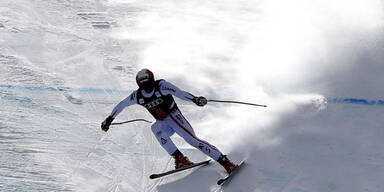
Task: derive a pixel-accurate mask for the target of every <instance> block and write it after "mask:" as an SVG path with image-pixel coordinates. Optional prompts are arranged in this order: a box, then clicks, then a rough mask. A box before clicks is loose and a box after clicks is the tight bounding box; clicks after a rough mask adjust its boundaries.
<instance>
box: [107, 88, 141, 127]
mask: <svg viewBox="0 0 384 192" xmlns="http://www.w3.org/2000/svg"><path fill="white" fill-rule="evenodd" d="M136 103H137V100H136V91H134V92H133V93H131V94H130V95H129V96H128V97H127V98H125V99H124V100H122V101H121V102H120V103H119V104H117V105H116V106H115V108H113V110H112V112H111V114H110V115H109V116H108V117H107V118H106V119H105V120H104V121H103V122H102V123H101V129H102V130H103V131H105V132H107V131H108V129H109V126H110V125H111V123H112V121H113V120H114V119H115V118H116V116H117V115H119V113H120V112H121V111H123V110H124V108H126V107H128V106H130V105H133V104H136Z"/></svg>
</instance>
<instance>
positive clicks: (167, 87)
mask: <svg viewBox="0 0 384 192" xmlns="http://www.w3.org/2000/svg"><path fill="white" fill-rule="evenodd" d="M160 91H161V93H162V94H163V95H169V94H171V95H174V96H176V97H178V98H180V99H182V100H186V101H192V100H193V98H194V97H195V96H194V95H192V94H191V93H188V92H186V91H183V90H181V89H179V88H178V87H176V86H175V85H173V84H172V83H170V82H167V81H165V80H162V81H160Z"/></svg>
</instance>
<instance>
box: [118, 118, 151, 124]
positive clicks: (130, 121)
mask: <svg viewBox="0 0 384 192" xmlns="http://www.w3.org/2000/svg"><path fill="white" fill-rule="evenodd" d="M135 121H144V122H147V123H152V122H151V121H148V120H145V119H133V120H129V121H123V122H117V123H112V124H111V125H121V124H125V123H132V122H135Z"/></svg>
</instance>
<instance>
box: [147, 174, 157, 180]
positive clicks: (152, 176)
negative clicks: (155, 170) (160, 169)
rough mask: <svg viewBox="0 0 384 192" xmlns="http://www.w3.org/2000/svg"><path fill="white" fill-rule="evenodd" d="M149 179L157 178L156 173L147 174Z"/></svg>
mask: <svg viewBox="0 0 384 192" xmlns="http://www.w3.org/2000/svg"><path fill="white" fill-rule="evenodd" d="M149 178H150V179H156V178H157V174H152V175H150V176H149Z"/></svg>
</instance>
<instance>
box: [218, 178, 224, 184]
mask: <svg viewBox="0 0 384 192" xmlns="http://www.w3.org/2000/svg"><path fill="white" fill-rule="evenodd" d="M224 181H225V179H220V180H218V181H217V184H218V185H221V184H223V183H224Z"/></svg>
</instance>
